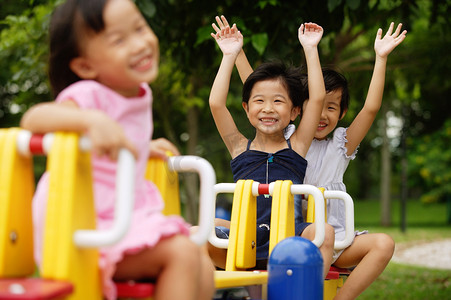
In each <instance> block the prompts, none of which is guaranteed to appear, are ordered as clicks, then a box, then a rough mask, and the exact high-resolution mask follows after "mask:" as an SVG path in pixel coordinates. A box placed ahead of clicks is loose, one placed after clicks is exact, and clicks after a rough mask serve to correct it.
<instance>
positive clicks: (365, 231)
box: [332, 230, 368, 264]
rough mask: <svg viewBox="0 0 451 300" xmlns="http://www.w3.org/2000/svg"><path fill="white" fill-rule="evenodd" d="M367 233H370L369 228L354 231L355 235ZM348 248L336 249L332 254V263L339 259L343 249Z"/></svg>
mask: <svg viewBox="0 0 451 300" xmlns="http://www.w3.org/2000/svg"><path fill="white" fill-rule="evenodd" d="M366 233H368V230H363V231H355V232H354V237H356V236H358V235H362V234H366ZM351 245H352V243H351ZM351 245H349V246H351ZM349 246H348V247H349ZM346 249H347V248H345V249H341V250H335V249H334V253H333V254H332V264H334V263H335V262H336V261H337V259H338V258H339V257H340V255H341V254H342V253H343V251H345V250H346Z"/></svg>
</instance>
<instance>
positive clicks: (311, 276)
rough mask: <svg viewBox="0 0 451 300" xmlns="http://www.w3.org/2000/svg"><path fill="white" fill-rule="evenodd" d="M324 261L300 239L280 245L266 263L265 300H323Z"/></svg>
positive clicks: (315, 248) (289, 240) (311, 245)
mask: <svg viewBox="0 0 451 300" xmlns="http://www.w3.org/2000/svg"><path fill="white" fill-rule="evenodd" d="M323 285H324V282H323V258H322V257H321V252H319V249H318V248H317V247H316V246H315V245H314V244H313V243H312V242H311V241H309V240H307V239H304V238H302V237H298V236H297V237H290V238H287V239H284V240H282V241H281V242H279V243H278V244H277V245H276V246H275V247H274V249H273V251H272V253H271V256H270V257H269V261H268V300H282V299H284V300H285V299H286V300H295V299H308V300H322V299H323V288H324V287H323Z"/></svg>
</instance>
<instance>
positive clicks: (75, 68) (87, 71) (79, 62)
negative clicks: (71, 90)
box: [69, 56, 97, 79]
mask: <svg viewBox="0 0 451 300" xmlns="http://www.w3.org/2000/svg"><path fill="white" fill-rule="evenodd" d="M69 67H70V69H71V70H72V72H74V73H75V74H77V75H78V77H80V78H81V79H95V78H96V76H97V72H96V71H95V69H94V68H92V67H91V65H90V64H89V62H88V61H87V60H86V59H85V58H84V57H80V56H79V57H76V58H73V59H72V60H71V61H70V63H69Z"/></svg>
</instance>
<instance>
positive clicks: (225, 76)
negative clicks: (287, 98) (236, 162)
mask: <svg viewBox="0 0 451 300" xmlns="http://www.w3.org/2000/svg"><path fill="white" fill-rule="evenodd" d="M211 35H212V37H213V38H214V39H215V40H216V42H217V43H218V46H219V48H220V49H221V51H222V53H223V57H222V61H221V65H220V66H219V70H218V73H217V74H216V78H215V80H214V82H213V86H212V88H211V92H210V99H209V104H210V110H211V114H212V115H213V119H214V121H215V124H216V127H217V128H218V131H219V134H220V135H221V138H222V140H223V141H224V143H225V145H226V147H227V149H228V150H229V153H230V154H231V156H232V158H233V157H235V155H236V154H237V153H236V152H239V150H240V149H238V148H239V147H240V144H241V143H239V142H238V143H237V141H241V140H242V139H244V137H243V136H242V135H241V133H240V132H239V131H238V128H237V127H236V125H235V122H234V121H233V118H232V115H231V114H230V112H229V110H228V109H227V95H228V92H229V86H230V77H231V75H232V70H233V67H234V64H235V60H236V58H237V56H238V53H239V52H240V51H241V48H242V46H243V36H242V35H241V33H240V32H239V31H238V29H237V28H236V26H235V25H234V26H233V27H232V28H230V27H229V26H226V27H225V28H223V29H221V30H220V31H219V32H216V34H213V33H212V34H211Z"/></svg>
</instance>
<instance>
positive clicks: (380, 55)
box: [346, 22, 407, 155]
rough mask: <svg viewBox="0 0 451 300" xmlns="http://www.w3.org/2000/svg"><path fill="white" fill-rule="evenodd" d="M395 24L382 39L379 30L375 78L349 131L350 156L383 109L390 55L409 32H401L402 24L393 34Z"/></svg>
mask: <svg viewBox="0 0 451 300" xmlns="http://www.w3.org/2000/svg"><path fill="white" fill-rule="evenodd" d="M393 28H394V23H393V22H392V23H391V24H390V28H389V29H388V31H387V33H386V34H385V36H384V37H383V38H382V29H381V28H379V29H378V30H377V34H376V40H375V42H374V51H375V52H376V59H375V62H374V70H373V76H372V78H371V82H370V86H369V89H368V94H367V96H366V100H365V104H364V105H363V108H362V110H361V111H360V112H359V114H358V115H357V117H356V118H355V119H354V121H353V122H352V123H351V125H350V126H349V128H348V130H347V140H348V142H347V144H346V148H347V150H348V153H347V154H348V155H350V154H352V153H353V152H354V150H355V149H356V148H357V146H358V145H359V144H360V142H361V141H362V140H363V138H364V137H365V135H366V134H367V133H368V130H370V127H371V125H372V124H373V121H374V119H375V118H376V115H377V113H378V111H379V109H380V107H381V104H382V96H383V93H384V85H385V71H386V66H387V58H388V55H389V54H390V53H391V52H392V51H393V49H395V48H396V46H398V45H399V44H400V43H401V42H402V41H403V40H404V39H405V37H406V33H407V31H406V30H404V31H402V32H401V28H402V24H399V25H398V27H396V30H395V32H393Z"/></svg>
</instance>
